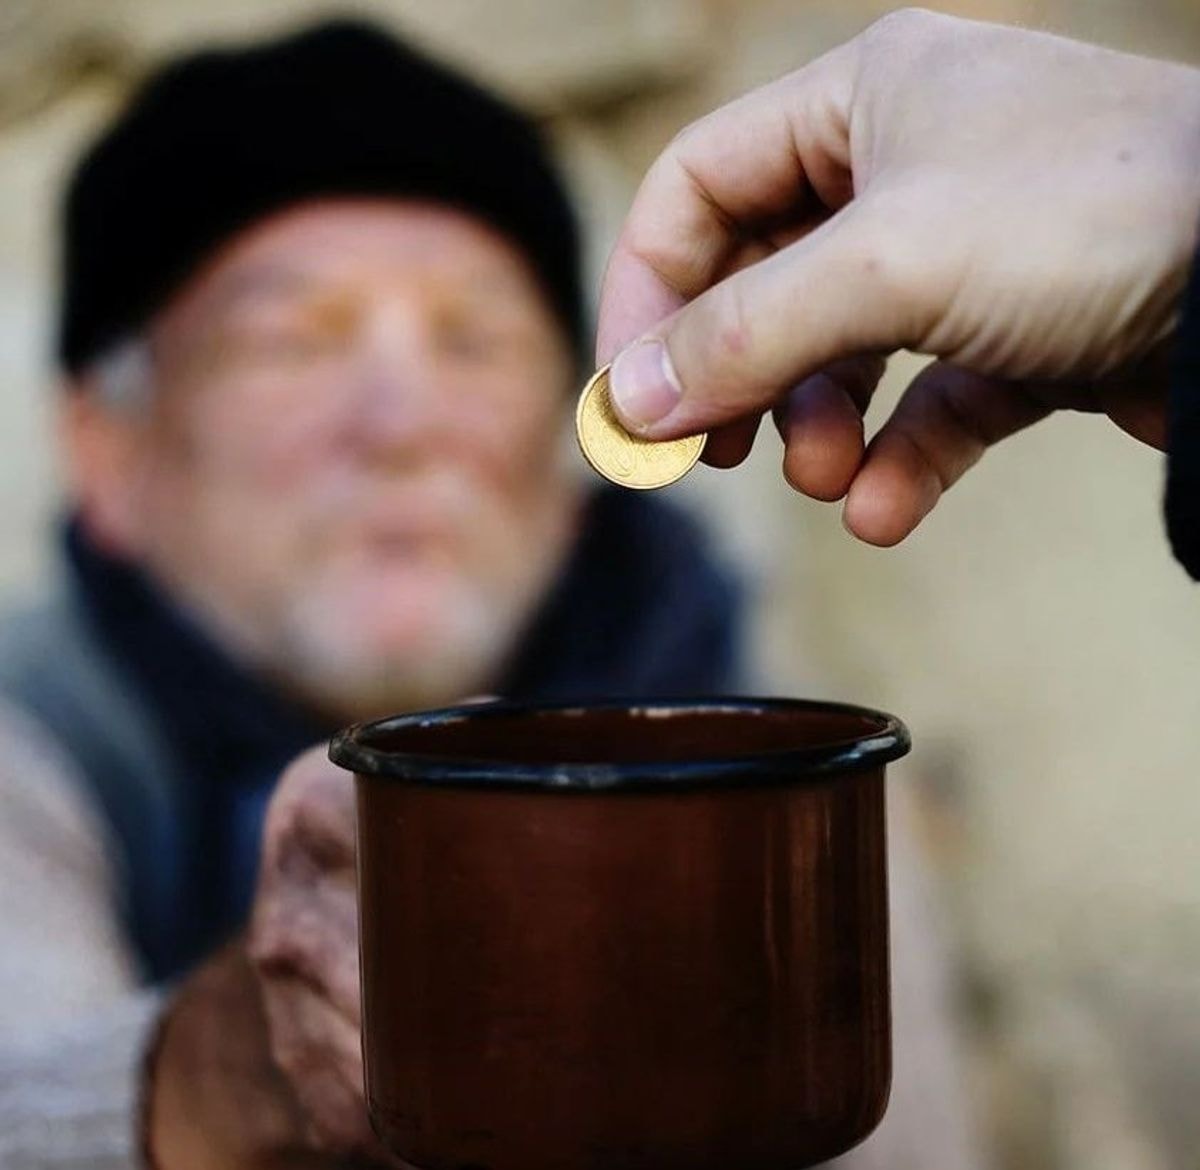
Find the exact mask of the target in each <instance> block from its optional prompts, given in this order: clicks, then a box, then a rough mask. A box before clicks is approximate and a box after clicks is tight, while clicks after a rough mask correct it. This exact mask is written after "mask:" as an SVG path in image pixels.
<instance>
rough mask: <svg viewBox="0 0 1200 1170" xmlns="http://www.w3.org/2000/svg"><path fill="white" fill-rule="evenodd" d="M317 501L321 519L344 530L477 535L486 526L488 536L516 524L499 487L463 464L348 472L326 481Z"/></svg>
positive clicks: (422, 535) (407, 534)
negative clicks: (402, 471) (415, 469)
mask: <svg viewBox="0 0 1200 1170" xmlns="http://www.w3.org/2000/svg"><path fill="white" fill-rule="evenodd" d="M314 501H315V503H316V511H317V514H318V516H319V517H320V519H322V520H325V521H330V522H331V523H332V524H333V525H335V526H336V527H337V528H338V529H339V530H346V529H347V528H348V529H349V530H350V531H354V530H359V531H365V532H367V533H373V532H379V533H382V534H391V535H395V536H401V537H407V538H409V539H419V538H429V539H434V538H439V537H440V538H445V537H455V536H464V535H470V536H472V537H473V538H476V539H477V538H478V537H479V536H480V534H481V530H482V532H483V534H484V535H488V534H490V532H491V531H506V530H508V529H509V528H511V526H512V520H511V519H510V517H509V509H506V508H505V507H504V505H503V501H502V498H501V496H500V494H499V492H498V491H497V489H496V488H494V487H492V486H490V485H488V484H486V483H484V482H483V481H481V480H480V479H479V478H478V477H476V476H473V475H471V474H469V473H467V472H464V471H463V470H462V469H460V468H446V467H434V468H430V469H429V470H428V471H422V472H420V473H417V474H414V473H412V472H406V473H405V474H388V473H386V472H382V473H381V472H368V473H364V472H362V471H352V472H344V473H340V474H338V475H336V476H335V477H332V478H331V479H329V480H328V481H327V482H326V483H325V484H323V485H322V486H321V487H320V488H319V489H318V490H317V491H316V492H315V493H314Z"/></svg>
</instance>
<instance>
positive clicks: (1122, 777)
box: [0, 0, 1200, 1170]
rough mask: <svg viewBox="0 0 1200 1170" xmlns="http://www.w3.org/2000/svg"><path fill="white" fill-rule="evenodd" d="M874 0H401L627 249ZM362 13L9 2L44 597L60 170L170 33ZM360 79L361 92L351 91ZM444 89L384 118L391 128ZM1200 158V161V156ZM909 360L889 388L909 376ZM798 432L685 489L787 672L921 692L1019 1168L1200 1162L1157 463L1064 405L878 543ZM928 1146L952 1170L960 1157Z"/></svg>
mask: <svg viewBox="0 0 1200 1170" xmlns="http://www.w3.org/2000/svg"><path fill="white" fill-rule="evenodd" d="M887 7H888V6H887V5H884V4H880V3H871V2H868V0H837V2H834V0H825V2H816V0H437V2H436V3H434V2H433V0H377V2H375V3H369V4H358V5H356V6H355V7H354V9H353V11H355V12H359V13H366V14H368V15H373V16H375V17H376V18H378V19H380V20H382V21H384V22H386V23H389V24H393V25H394V26H395V27H397V28H399V29H401V30H402V31H405V32H407V33H408V34H410V35H414V36H415V37H417V38H418V39H420V40H423V41H424V42H425V43H426V44H428V45H429V46H431V47H433V48H434V49H437V50H439V51H441V52H442V53H443V54H444V55H446V56H449V57H450V58H452V59H456V60H458V61H459V62H461V63H464V64H466V65H467V66H469V67H471V68H472V69H474V70H477V71H478V72H479V73H481V74H482V75H483V76H485V77H486V78H488V79H490V80H491V81H492V82H493V83H494V84H496V85H497V86H499V87H500V88H502V89H503V90H505V91H507V92H508V93H510V94H512V95H514V96H516V97H517V98H519V99H520V100H522V101H524V102H525V103H526V104H527V105H529V106H531V107H532V108H534V109H535V110H536V111H538V112H539V113H540V114H542V115H543V116H544V117H545V118H546V120H547V123H548V124H549V126H550V127H551V129H552V132H553V133H554V135H555V137H556V138H557V140H558V141H559V142H560V143H561V147H562V152H563V157H564V159H565V161H566V163H567V166H568V169H569V171H570V174H571V176H572V179H573V182H574V186H575V189H576V191H577V194H578V196H579V199H580V202H581V206H582V208H583V211H584V215H585V219H586V223H587V227H588V231H589V236H590V241H591V250H592V257H593V269H594V271H595V273H596V274H597V275H598V273H599V270H600V266H601V264H602V263H603V257H604V255H605V252H606V250H607V247H608V245H609V243H610V241H611V238H612V234H613V232H614V230H615V228H616V226H617V224H618V223H619V221H620V217H621V214H622V212H623V210H624V208H625V207H626V206H627V204H628V201H629V199H630V197H631V195H632V193H633V190H634V187H635V185H636V183H637V180H638V177H639V176H640V174H641V173H642V172H643V170H644V168H645V167H646V166H647V165H648V164H649V162H650V161H651V160H652V159H653V157H654V156H655V154H656V153H657V152H658V151H659V150H660V149H661V148H662V146H663V145H664V144H665V143H666V141H667V140H668V139H669V138H670V136H671V135H672V134H673V133H674V132H675V131H676V130H677V129H679V128H680V127H681V126H682V125H683V124H685V123H686V122H687V121H689V120H691V119H692V118H694V117H696V116H698V115H699V114H701V113H703V112H704V111H705V110H707V109H708V108H710V107H712V106H713V105H715V104H717V103H719V102H720V101H722V100H723V99H725V98H727V97H728V96H730V95H732V94H735V93H737V92H739V91H741V90H744V89H746V88H749V87H751V86H753V85H755V84H757V83H760V82H762V81H765V80H767V79H769V78H771V77H773V76H775V75H777V74H780V73H782V72H785V71H787V70H790V69H792V68H795V67H796V66H798V65H799V64H801V63H803V62H804V61H806V60H808V59H809V58H811V57H813V56H814V55H816V54H818V53H820V52H821V51H822V50H824V49H825V48H827V47H829V46H831V45H833V44H835V43H837V42H838V41H841V40H843V39H845V38H847V37H849V36H851V35H853V34H854V33H855V32H857V31H858V30H859V29H860V28H861V27H862V26H863V25H865V24H866V23H868V22H869V21H870V20H872V19H873V18H874V17H876V16H878V15H880V14H881V13H882V12H884V11H886V9H887ZM935 7H941V8H943V9H944V10H946V11H952V12H955V13H958V14H960V15H967V16H975V17H980V18H986V19H997V20H1004V21H1010V22H1020V23H1022V24H1026V25H1030V26H1034V27H1039V28H1045V29H1047V30H1050V31H1060V32H1064V33H1068V34H1073V35H1076V36H1080V37H1083V38H1087V39H1090V40H1094V41H1100V42H1104V43H1107V44H1110V45H1113V46H1115V47H1119V48H1123V49H1128V50H1133V51H1139V52H1145V53H1150V54H1155V55H1160V56H1167V57H1173V58H1176V59H1182V60H1190V61H1196V62H1200V4H1198V3H1197V0H1045V2H1033V0H962V2H960V3H957V4H945V5H935ZM331 10H339V11H344V10H345V8H344V7H343V8H341V9H335V8H334V6H331V5H329V4H328V3H323V4H319V5H318V4H308V3H299V2H289V0H250V2H248V0H106V2H105V3H104V4H103V5H99V4H95V3H91V2H88V0H2V3H0V385H2V387H3V392H2V393H0V499H2V500H3V507H2V508H0V589H3V591H4V592H5V593H14V594H15V593H27V592H29V591H30V590H36V589H37V587H38V583H39V581H40V580H42V579H43V578H44V574H45V572H46V567H47V564H48V557H49V556H50V555H51V547H50V542H49V541H48V540H47V539H46V532H47V522H48V519H49V518H50V517H52V516H53V515H54V512H55V506H56V505H55V501H56V490H57V488H56V469H55V466H54V458H53V452H52V428H53V406H54V396H53V394H52V392H51V391H52V386H51V381H52V379H51V375H50V373H49V370H50V366H49V363H48V361H47V360H46V357H45V355H46V353H47V352H48V349H49V340H48V326H49V322H50V317H51V312H50V310H51V306H52V303H53V296H54V291H55V289H54V256H55V227H56V224H55V211H56V197H57V191H58V183H59V180H60V176H61V174H62V172H63V169H64V167H65V166H66V165H67V164H68V162H69V161H70V159H71V158H72V157H73V155H74V152H75V151H76V150H77V149H78V147H79V145H80V144H81V143H82V142H83V141H84V140H85V139H86V138H87V136H88V135H89V134H90V133H91V132H92V131H93V129H94V128H95V127H96V126H97V125H98V124H99V122H100V121H101V120H102V119H103V118H104V117H105V115H106V113H107V112H108V111H110V110H111V109H112V107H113V105H114V103H115V102H117V101H118V100H119V99H120V98H121V96H122V95H123V94H124V93H125V92H126V91H127V89H128V87H129V86H130V85H131V84H132V83H133V82H135V81H136V79H137V78H138V76H139V75H140V73H141V72H142V71H143V70H144V69H145V68H146V66H147V65H148V64H149V63H151V62H153V61H154V60H155V58H156V57H157V56H158V55H160V54H162V53H164V52H168V51H170V50H172V49H175V48H179V47H183V46H189V45H194V44H195V43H197V42H199V41H203V40H210V39H219V38H223V37H230V36H237V35H239V34H243V33H247V32H256V31H262V30H268V29H273V28H276V27H279V26H281V25H285V24H288V23H294V22H296V21H298V20H300V19H302V18H304V17H306V16H309V15H313V14H316V13H327V12H329V11H331ZM328 96H329V100H330V101H336V100H337V95H336V94H329V95H328ZM413 116H420V115H419V111H410V110H390V111H381V116H380V122H379V128H378V129H379V133H380V134H381V135H386V134H392V133H398V132H402V130H403V124H404V121H405V119H406V118H408V117H413ZM1198 165H1200V160H1198ZM918 364H919V363H918V361H917V360H916V359H911V358H907V357H901V358H898V359H896V360H894V361H893V363H892V367H891V369H890V371H889V375H888V381H887V384H886V386H885V391H884V392H883V393H882V394H881V396H880V398H879V400H878V403H877V406H876V408H875V416H876V417H878V416H881V415H882V414H883V412H884V410H885V409H886V406H887V404H888V403H889V402H890V401H892V400H894V396H895V394H896V393H897V392H898V391H899V389H901V388H902V387H903V386H904V385H905V384H906V383H907V381H908V379H909V378H911V376H912V374H913V372H914V371H915V369H916V368H917V366H918ZM778 461H779V448H778V442H777V440H776V439H775V436H774V434H773V433H767V430H766V429H764V433H763V434H762V436H761V437H760V440H759V444H758V448H757V450H756V452H755V455H754V456H753V458H752V460H751V462H750V464H749V465H748V466H746V467H744V468H742V469H740V470H738V471H735V472H727V473H721V472H714V471H711V470H708V469H702V470H700V471H697V472H696V473H695V474H694V475H693V476H691V477H690V478H689V479H688V480H687V481H686V482H685V483H684V484H683V485H681V487H680V488H678V489H673V490H676V491H678V492H679V493H681V494H682V495H683V496H684V497H685V498H687V499H689V500H690V501H691V502H692V503H693V504H694V506H695V507H696V508H698V509H699V510H701V511H702V512H704V513H706V514H707V515H708V516H709V517H710V519H711V521H712V523H713V525H714V526H715V527H716V529H717V530H718V532H719V533H720V534H721V538H722V539H723V540H724V541H725V543H726V546H727V548H728V550H729V552H730V555H732V556H735V557H736V558H737V559H738V560H739V561H740V563H741V564H742V565H743V566H744V569H745V572H746V573H747V575H748V577H749V579H750V581H751V582H752V585H753V588H754V591H755V598H756V605H755V613H756V628H755V644H756V646H757V649H758V654H759V661H760V664H761V668H762V672H763V674H764V676H765V678H766V679H767V680H769V686H770V688H771V689H774V690H778V691H783V692H793V693H803V694H813V695H821V696H833V697H840V698H846V699H850V700H854V701H858V702H863V703H870V704H876V705H880V706H883V707H885V708H888V709H890V710H894V711H896V712H897V713H899V714H901V715H902V716H904V717H905V718H906V719H907V720H908V722H909V724H910V726H911V728H912V731H913V734H914V739H915V742H916V750H915V751H914V752H913V755H912V756H911V758H910V759H909V760H907V761H905V763H904V765H903V766H902V767H900V768H898V769H896V776H895V783H896V784H897V785H903V786H904V787H905V788H906V789H907V790H909V791H910V792H912V793H913V794H914V796H915V798H916V800H915V803H916V806H917V808H918V810H919V823H920V828H921V834H922V837H923V838H924V840H925V843H926V845H927V846H928V849H929V852H930V856H931V858H932V861H933V866H934V870H935V874H936V876H937V878H938V889H939V897H940V899H941V904H942V908H943V910H944V914H945V919H946V922H947V929H948V933H949V935H950V942H951V944H952V946H953V948H954V951H955V954H956V958H957V970H958V1002H959V1005H960V1011H961V1014H962V1018H963V1021H964V1026H965V1028H966V1030H967V1034H968V1037H969V1041H970V1049H971V1061H970V1066H969V1068H970V1080H969V1085H968V1090H969V1097H970V1100H971V1101H972V1103H973V1107H974V1109H975V1111H976V1113H977V1117H976V1120H977V1123H978V1124H979V1125H980V1126H981V1127H982V1129H983V1131H984V1133H985V1134H986V1136H987V1140H988V1143H989V1147H990V1149H991V1151H992V1155H993V1158H994V1160H995V1164H996V1166H997V1167H999V1168H1000V1170H1009V1168H1017V1167H1019V1168H1020V1170H1085V1168H1086V1170H1108V1168H1109V1167H1111V1168H1113V1170H1118V1168H1119V1170H1164V1168H1177V1167H1178V1168H1183V1170H1196V1168H1197V1167H1200V1108H1197V1102H1198V1101H1200V868H1198V866H1197V856H1198V848H1197V839H1198V837H1200V783H1198V781H1200V593H1197V591H1196V588H1195V587H1194V586H1192V585H1190V584H1189V583H1188V582H1187V581H1186V579H1185V578H1184V575H1183V574H1182V572H1181V571H1180V570H1179V569H1178V568H1177V567H1176V566H1175V565H1174V563H1173V562H1172V560H1171V558H1170V555H1169V551H1168V549H1167V546H1166V542H1165V539H1164V535H1163V531H1162V527H1161V522H1160V515H1159V512H1160V491H1161V480H1162V459H1161V457H1160V456H1159V455H1158V454H1157V453H1155V452H1153V451H1150V450H1148V449H1143V448H1139V447H1137V446H1135V445H1133V444H1132V443H1131V442H1129V441H1128V440H1126V439H1125V438H1123V437H1122V436H1120V435H1119V434H1118V433H1117V432H1116V431H1115V430H1114V429H1112V428H1111V427H1110V426H1109V425H1108V424H1107V423H1106V422H1102V421H1098V420H1096V419H1093V418H1087V417H1062V418H1057V419H1054V420H1051V421H1050V422H1049V423H1046V424H1043V425H1041V426H1039V427H1037V428H1036V429H1035V430H1033V431H1031V432H1029V433H1027V434H1024V435H1021V436H1018V437H1017V438H1015V439H1013V440H1011V441H1009V442H1008V443H1006V444H1004V445H1003V446H1002V447H1001V448H1000V449H998V450H996V451H994V452H992V453H990V454H989V455H988V456H987V458H986V459H985V460H984V462H983V464H982V465H981V466H980V467H979V468H977V469H976V470H975V471H973V472H972V473H971V474H970V475H969V476H968V477H967V478H966V480H965V481H964V482H963V483H962V484H960V485H959V486H957V487H956V488H955V489H954V491H953V492H952V493H950V495H949V496H948V497H947V498H946V499H945V500H944V501H943V503H942V504H941V506H940V507H939V509H938V510H937V512H936V513H935V514H934V515H933V516H932V517H931V518H930V520H929V521H927V523H926V524H925V525H924V526H923V528H922V529H921V531H920V532H919V533H918V534H917V535H915V536H914V537H913V538H912V539H910V540H909V541H908V542H907V543H906V544H905V545H904V546H903V547H901V548H899V549H897V550H893V551H890V552H880V551H877V550H872V549H869V548H866V547H862V546H859V545H856V544H855V543H853V542H852V541H851V540H850V539H849V538H848V537H847V536H846V535H845V533H844V532H843V530H842V528H841V525H840V521H839V514H838V510H837V509H836V508H835V507H826V506H823V505H819V504H815V503H812V502H809V501H804V500H801V499H798V498H796V497H794V496H793V495H791V494H790V493H789V491H788V490H787V489H786V488H785V487H784V485H783V483H782V481H781V480H780V478H779V476H778V470H777V469H778ZM930 1170H953V1168H951V1167H931V1168H930Z"/></svg>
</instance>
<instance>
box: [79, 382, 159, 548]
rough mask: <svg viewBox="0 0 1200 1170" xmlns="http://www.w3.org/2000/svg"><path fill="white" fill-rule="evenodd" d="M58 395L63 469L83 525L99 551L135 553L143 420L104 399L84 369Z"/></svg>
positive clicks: (138, 539)
mask: <svg viewBox="0 0 1200 1170" xmlns="http://www.w3.org/2000/svg"><path fill="white" fill-rule="evenodd" d="M59 401H60V408H59V416H58V436H59V447H60V450H61V452H62V458H63V464H64V468H63V470H64V475H65V478H66V481H67V490H68V493H69V497H70V499H71V501H72V503H73V506H74V509H75V513H76V515H77V516H78V518H79V521H80V523H81V524H82V526H83V530H84V532H85V533H86V534H87V535H88V537H89V538H90V539H91V541H92V542H93V543H94V544H95V545H96V546H97V547H98V548H99V549H101V550H102V551H104V552H107V553H109V554H110V555H114V556H118V557H122V558H125V559H132V558H136V556H137V555H138V553H139V552H140V551H141V548H142V543H143V537H144V526H143V515H142V513H143V508H142V506H141V505H142V503H143V501H144V497H143V495H142V493H141V491H140V490H139V486H140V484H139V481H140V480H141V470H142V467H143V453H144V447H145V431H146V422H145V420H144V419H143V418H142V417H141V416H140V415H139V414H137V413H136V412H135V411H133V410H128V411H126V410H121V409H119V408H116V407H113V406H112V405H110V404H107V403H105V402H104V400H103V398H102V396H101V395H100V394H99V393H97V390H96V387H95V386H94V385H92V384H91V379H90V378H88V377H87V376H86V375H85V376H83V377H81V378H79V379H76V380H73V381H72V382H71V383H69V384H68V385H67V386H65V387H64V388H63V390H62V392H61V394H60V399H59Z"/></svg>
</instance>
